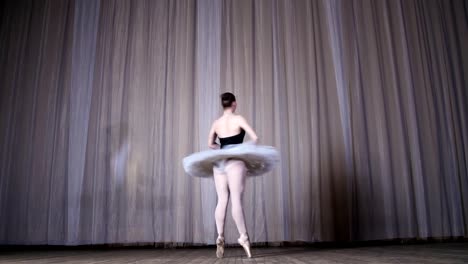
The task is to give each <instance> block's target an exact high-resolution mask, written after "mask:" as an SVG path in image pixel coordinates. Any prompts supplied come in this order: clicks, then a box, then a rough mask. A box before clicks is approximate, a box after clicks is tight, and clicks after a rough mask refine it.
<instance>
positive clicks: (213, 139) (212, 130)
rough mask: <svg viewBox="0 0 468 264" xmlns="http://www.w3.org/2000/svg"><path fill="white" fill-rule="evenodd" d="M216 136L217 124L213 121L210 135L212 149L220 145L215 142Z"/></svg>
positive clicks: (209, 143) (209, 141) (209, 142)
mask: <svg viewBox="0 0 468 264" xmlns="http://www.w3.org/2000/svg"><path fill="white" fill-rule="evenodd" d="M216 137H217V135H216V132H215V124H214V123H213V125H211V129H210V133H209V135H208V147H210V148H212V149H217V148H218V147H219V146H218V144H216V142H215V140H216Z"/></svg>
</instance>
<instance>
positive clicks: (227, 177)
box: [213, 160, 247, 237]
mask: <svg viewBox="0 0 468 264" xmlns="http://www.w3.org/2000/svg"><path fill="white" fill-rule="evenodd" d="M245 174H246V168H245V163H244V162H243V161H242V160H228V161H225V162H224V161H223V164H220V166H215V167H214V168H213V175H214V181H215V186H216V193H217V194H218V204H217V205H216V211H215V220H216V229H217V231H218V235H219V236H220V237H224V220H225V218H226V209H227V205H228V201H229V195H230V196H231V197H230V198H231V203H232V217H233V218H234V222H235V223H236V226H237V230H238V231H239V234H240V235H241V237H243V236H246V235H247V229H246V227H245V219H244V211H243V209H242V194H243V193H244V186H245V179H246V175H245Z"/></svg>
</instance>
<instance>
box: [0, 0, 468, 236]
mask: <svg viewBox="0 0 468 264" xmlns="http://www.w3.org/2000/svg"><path fill="white" fill-rule="evenodd" d="M0 6H1V9H0V12H1V14H0V21H1V24H0V43H1V49H0V151H1V152H0V155H1V159H0V216H1V217H0V243H2V244H66V245H78V244H102V243H143V242H149V243H180V244H213V243H214V241H215V238H216V228H215V223H214V208H215V206H216V193H215V189H214V182H213V179H199V178H193V177H190V176H188V175H186V174H185V173H184V171H183V168H182V158H183V157H184V156H187V155H189V154H190V153H193V152H196V151H201V150H205V149H207V146H206V142H207V135H208V131H209V128H210V125H211V123H212V122H213V121H214V120H215V119H216V118H217V117H218V116H219V115H220V114H221V113H222V109H221V106H220V103H219V95H220V94H221V93H222V92H225V91H231V92H233V93H234V94H235V95H236V97H237V100H238V113H239V114H241V115H243V116H244V117H245V118H246V119H247V120H248V121H249V123H250V124H251V125H252V127H253V128H254V129H255V130H256V132H257V134H258V135H259V138H260V144H264V145H271V146H275V147H276V148H277V149H278V150H279V151H280V153H281V161H280V164H279V165H278V167H276V168H275V170H274V171H273V172H271V173H268V174H267V175H264V176H262V177H255V178H249V179H248V181H247V187H246V190H245V194H244V198H243V199H244V213H245V217H246V222H247V229H248V232H249V235H250V237H251V240H252V241H253V242H278V241H308V242H315V241H357V240H375V239H392V238H427V237H438V238H439V237H459V236H464V237H466V236H467V228H468V219H467V216H468V171H467V165H468V157H467V153H468V127H467V122H468V103H467V102H468V96H467V89H466V87H468V78H467V76H468V51H467V49H466V48H465V47H466V46H467V45H468V15H467V14H468V12H467V10H468V3H467V2H466V1H464V0H450V1H443V0H428V1H426V0H425V1H423V0H349V1H344V0H293V1H288V0H273V1H261V0H197V1H192V0H177V1H170V0H135V1H114V0H99V1H90V0H82V1H80V0H67V1H63V0H40V1H32V0H21V1H5V2H3V3H1V4H0ZM246 140H248V138H246ZM225 233H226V238H227V242H228V243H235V242H236V239H237V237H238V234H237V229H236V227H235V224H234V221H233V220H232V218H231V215H230V207H229V208H228V216H227V220H226V231H225Z"/></svg>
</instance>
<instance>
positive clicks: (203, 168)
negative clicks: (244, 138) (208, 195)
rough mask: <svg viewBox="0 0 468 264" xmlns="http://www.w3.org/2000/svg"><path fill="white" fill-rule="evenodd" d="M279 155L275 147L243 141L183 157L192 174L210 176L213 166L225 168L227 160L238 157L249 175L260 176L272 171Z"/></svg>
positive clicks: (185, 166) (186, 170) (187, 170)
mask: <svg viewBox="0 0 468 264" xmlns="http://www.w3.org/2000/svg"><path fill="white" fill-rule="evenodd" d="M279 157H280V155H279V152H278V151H277V150H276V149H275V148H274V147H271V146H263V145H256V144H252V143H242V144H232V145H227V146H225V147H223V148H222V149H210V150H205V151H201V152H196V153H193V154H191V155H189V156H187V157H185V158H184V159H183V165H184V169H185V172H186V173H188V174H190V175H192V176H196V177H210V176H213V167H218V168H220V169H222V170H223V168H224V164H225V163H226V161H228V160H230V159H236V160H242V161H244V163H245V165H246V168H247V175H248V176H258V175H262V174H264V173H267V172H269V171H271V170H272V169H273V167H274V166H275V164H276V163H278V162H279Z"/></svg>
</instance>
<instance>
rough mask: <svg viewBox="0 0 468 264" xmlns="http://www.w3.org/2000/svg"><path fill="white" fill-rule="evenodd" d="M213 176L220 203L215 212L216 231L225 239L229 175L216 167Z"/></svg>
mask: <svg viewBox="0 0 468 264" xmlns="http://www.w3.org/2000/svg"><path fill="white" fill-rule="evenodd" d="M213 176H214V181H215V187H216V194H217V195H218V203H217V205H216V210H215V220H216V229H217V231H218V236H219V237H224V222H225V219H226V209H227V205H228V201H229V188H228V181H227V175H226V174H225V173H224V171H223V170H221V169H219V168H216V167H214V168H213Z"/></svg>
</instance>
